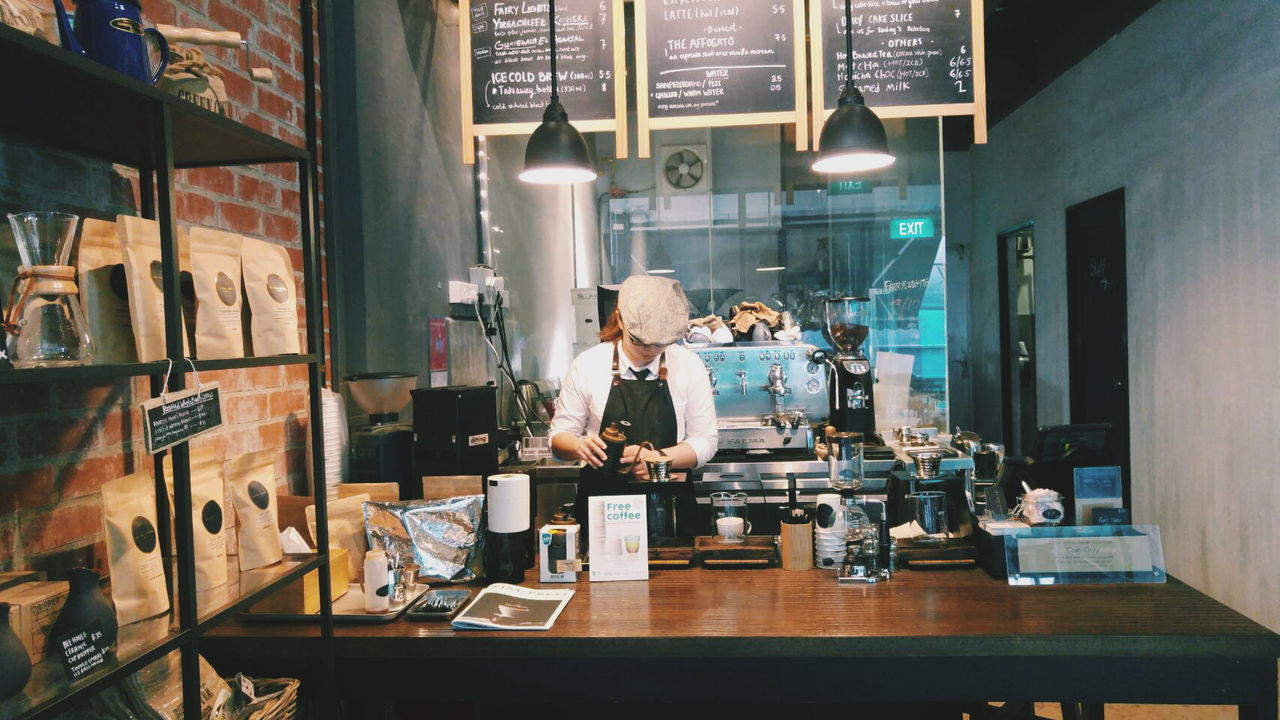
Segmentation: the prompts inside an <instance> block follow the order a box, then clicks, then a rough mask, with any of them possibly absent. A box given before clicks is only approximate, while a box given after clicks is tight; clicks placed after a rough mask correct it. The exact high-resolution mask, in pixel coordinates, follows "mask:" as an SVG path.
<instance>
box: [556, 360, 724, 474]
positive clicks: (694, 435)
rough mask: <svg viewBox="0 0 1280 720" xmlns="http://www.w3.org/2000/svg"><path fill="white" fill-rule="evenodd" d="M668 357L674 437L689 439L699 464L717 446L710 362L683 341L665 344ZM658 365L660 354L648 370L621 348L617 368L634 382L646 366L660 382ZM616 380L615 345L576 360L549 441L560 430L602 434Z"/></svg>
mask: <svg viewBox="0 0 1280 720" xmlns="http://www.w3.org/2000/svg"><path fill="white" fill-rule="evenodd" d="M666 356H667V384H668V386H669V387H670V389H671V402H672V404H673V405H674V406H675V410H676V441H677V442H683V443H688V445H689V447H692V448H693V452H694V454H695V455H697V457H698V465H702V464H703V463H705V462H707V461H708V460H710V459H711V457H712V456H713V455H715V454H716V447H717V446H718V445H719V433H718V432H717V431H716V406H715V403H714V401H713V400H712V399H711V381H710V380H709V379H708V378H707V366H706V365H703V364H702V360H701V359H700V358H699V357H698V356H697V355H695V354H694V353H692V352H690V351H688V350H686V349H684V348H683V347H680V346H679V345H672V346H671V347H669V348H667V350H666ZM660 363H661V356H659V358H657V359H655V360H654V361H653V362H652V363H650V364H649V365H647V366H645V367H644V368H636V367H633V366H632V365H631V361H630V360H629V359H628V358H627V353H626V352H625V351H623V350H622V348H619V349H618V369H619V370H621V371H622V378H623V379H624V380H635V379H636V376H635V371H636V370H640V369H647V370H648V371H649V377H648V378H647V380H649V381H656V380H657V379H658V366H659V364H660ZM612 384H613V343H601V344H599V345H596V346H595V347H593V348H591V349H590V350H587V351H586V352H584V353H582V354H581V355H579V356H578V357H576V358H574V359H573V364H571V365H570V366H569V372H567V373H565V376H564V380H563V381H562V382H561V383H560V397H559V398H557V399H556V414H555V417H553V418H552V419H551V431H550V432H549V433H547V440H548V441H550V440H551V439H552V438H554V437H555V436H556V435H558V434H560V433H570V434H571V435H573V436H574V437H582V436H584V435H586V434H588V433H590V434H594V435H599V434H600V422H601V420H602V419H603V418H604V406H605V403H606V402H607V401H608V400H609V390H610V389H612ZM659 449H661V448H659Z"/></svg>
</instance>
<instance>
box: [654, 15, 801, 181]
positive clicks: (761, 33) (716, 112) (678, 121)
mask: <svg viewBox="0 0 1280 720" xmlns="http://www.w3.org/2000/svg"><path fill="white" fill-rule="evenodd" d="M804 73H805V66H804V0H636V75H637V81H636V93H637V95H639V96H640V97H637V98H636V111H637V117H638V119H639V123H638V124H639V129H640V156H641V157H647V156H648V152H647V148H648V134H649V133H648V131H649V130H651V129H655V130H656V129H670V128H690V127H720V126H727V125H763V124H769V123H788V122H794V123H796V125H797V129H798V131H797V135H798V136H803V138H799V137H798V138H797V145H800V144H802V143H803V145H807V144H808V138H807V126H806V121H805V119H804V108H805V105H806V100H805V98H806V95H807V88H806V87H805V82H804Z"/></svg>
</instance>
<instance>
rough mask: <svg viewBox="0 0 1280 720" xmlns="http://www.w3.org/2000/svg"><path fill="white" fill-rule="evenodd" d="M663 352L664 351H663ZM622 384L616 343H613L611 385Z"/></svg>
mask: <svg viewBox="0 0 1280 720" xmlns="http://www.w3.org/2000/svg"><path fill="white" fill-rule="evenodd" d="M664 354H665V353H664ZM621 384H622V373H621V372H620V371H619V370H618V343H614V344H613V382H612V383H610V385H611V386H612V387H618V386H619V385H621Z"/></svg>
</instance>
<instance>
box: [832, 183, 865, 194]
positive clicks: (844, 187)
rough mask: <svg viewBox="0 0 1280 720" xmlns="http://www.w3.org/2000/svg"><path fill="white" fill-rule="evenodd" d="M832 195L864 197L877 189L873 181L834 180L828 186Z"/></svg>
mask: <svg viewBox="0 0 1280 720" xmlns="http://www.w3.org/2000/svg"><path fill="white" fill-rule="evenodd" d="M828 187H829V188H830V192H831V194H832V195H863V194H865V193H869V192H871V191H872V190H874V189H875V187H876V183H875V181H873V180H834V181H832V182H831V184H830V185H829V186H828Z"/></svg>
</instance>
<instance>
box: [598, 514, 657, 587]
mask: <svg viewBox="0 0 1280 720" xmlns="http://www.w3.org/2000/svg"><path fill="white" fill-rule="evenodd" d="M587 511H588V517H590V518H591V523H590V526H591V529H590V536H589V537H588V538H587V547H588V549H589V550H590V558H591V571H590V573H589V574H588V579H589V580H591V581H592V582H597V581H600V580H648V579H649V531H648V525H647V523H646V518H647V517H648V514H647V510H646V508H645V497H644V495H603V496H600V497H592V498H589V499H588V500H587Z"/></svg>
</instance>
